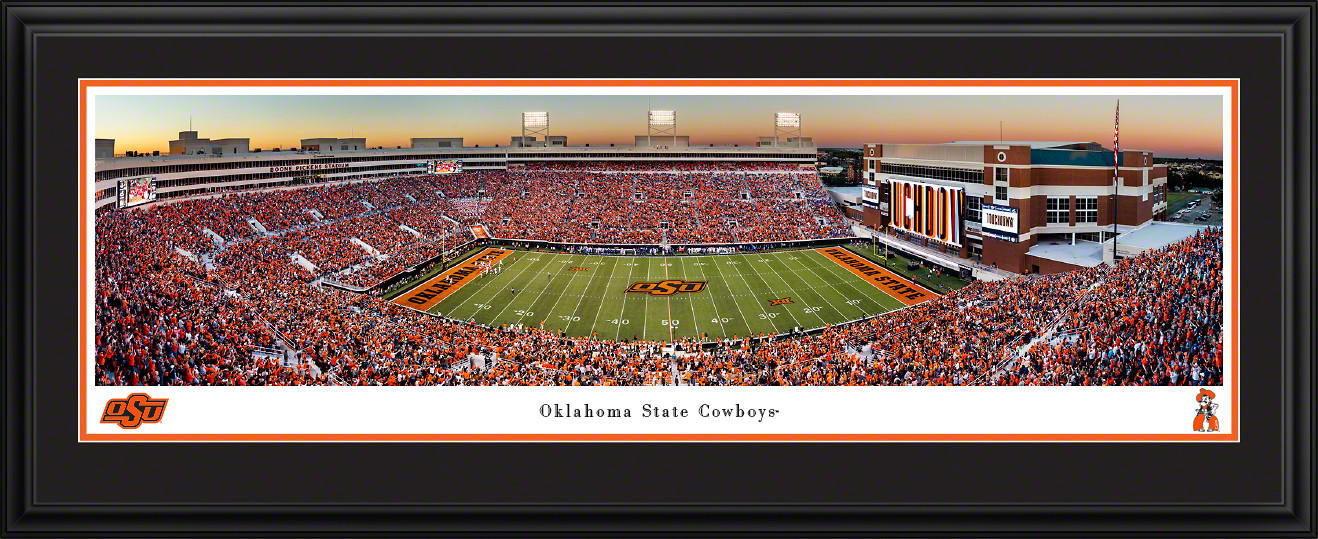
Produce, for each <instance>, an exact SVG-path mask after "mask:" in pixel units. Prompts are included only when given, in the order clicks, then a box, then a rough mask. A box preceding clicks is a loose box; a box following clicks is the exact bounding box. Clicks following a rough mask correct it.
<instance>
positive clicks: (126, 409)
mask: <svg viewBox="0 0 1318 539" xmlns="http://www.w3.org/2000/svg"><path fill="white" fill-rule="evenodd" d="M167 403H169V399H153V398H151V396H150V395H147V394H146V393H133V394H131V395H129V396H128V398H126V399H110V400H109V401H107V402H106V403H105V412H104V413H102V414H101V423H118V424H119V427H120V428H124V429H135V428H137V427H138V426H139V425H141V424H142V423H159V422H160V418H161V417H164V415H165V404H167Z"/></svg>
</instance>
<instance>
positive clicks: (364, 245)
mask: <svg viewBox="0 0 1318 539" xmlns="http://www.w3.org/2000/svg"><path fill="white" fill-rule="evenodd" d="M348 241H350V242H352V243H353V245H356V246H358V247H361V248H362V250H364V251H366V252H367V253H368V254H370V255H371V256H374V257H375V258H377V259H380V260H383V259H385V258H388V257H386V256H385V255H384V253H381V252H380V250H379V249H376V248H374V247H371V246H370V244H368V243H366V242H364V241H362V240H361V238H358V237H356V236H353V237H351V238H348Z"/></svg>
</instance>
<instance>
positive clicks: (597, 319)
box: [563, 257, 622, 337]
mask: <svg viewBox="0 0 1318 539" xmlns="http://www.w3.org/2000/svg"><path fill="white" fill-rule="evenodd" d="M610 260H613V261H614V263H613V267H612V268H609V276H608V277H607V278H606V284H605V285H604V298H608V297H609V296H608V293H609V292H608V289H609V285H608V284H607V283H610V282H612V281H613V272H615V271H618V262H617V260H618V259H617V258H612V257H610ZM594 282H595V280H594V279H591V284H594ZM586 290H590V285H589V284H588V285H586ZM594 297H595V296H591V298H594ZM604 298H601V301H600V307H603V306H604V301H603V299H604ZM577 308H578V309H580V308H581V302H577ZM603 310H604V309H598V308H597V309H595V321H593V322H591V323H590V332H591V336H592V337H593V336H594V334H595V333H599V323H600V312H602V311H603ZM573 314H576V313H573ZM568 327H572V323H571V322H568ZM618 327H622V324H621V323H619V324H618ZM563 331H567V330H566V329H564V330H563Z"/></svg>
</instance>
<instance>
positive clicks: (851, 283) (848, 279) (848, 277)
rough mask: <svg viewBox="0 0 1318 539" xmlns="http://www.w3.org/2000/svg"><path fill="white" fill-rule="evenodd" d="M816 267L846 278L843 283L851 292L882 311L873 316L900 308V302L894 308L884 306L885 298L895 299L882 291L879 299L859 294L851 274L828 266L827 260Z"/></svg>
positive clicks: (833, 266) (835, 266)
mask: <svg viewBox="0 0 1318 539" xmlns="http://www.w3.org/2000/svg"><path fill="white" fill-rule="evenodd" d="M818 267H819V268H820V269H823V270H824V271H825V272H828V273H833V274H834V275H838V274H839V273H838V272H841V273H840V274H841V275H842V276H844V277H846V278H845V279H843V280H842V282H843V283H846V284H847V286H850V287H851V289H852V290H855V291H857V292H859V293H860V294H861V295H862V296H864V297H865V298H867V299H869V300H870V301H873V302H874V303H876V304H878V306H879V308H881V309H884V312H883V313H874V314H884V313H889V312H892V311H895V310H897V309H900V308H901V305H902V304H901V302H898V305H894V306H892V307H889V306H887V305H884V300H885V298H886V299H887V300H892V301H895V300H896V298H894V297H892V296H891V295H889V294H888V293H886V292H884V291H882V290H880V291H879V297H878V298H877V299H876V298H874V297H872V296H869V295H867V294H865V293H864V292H861V289H860V288H857V287H856V285H855V284H854V281H853V279H851V277H852V276H853V274H851V272H848V271H847V270H845V269H843V268H840V267H838V266H837V265H836V264H828V263H827V260H825V261H824V265H822V266H818Z"/></svg>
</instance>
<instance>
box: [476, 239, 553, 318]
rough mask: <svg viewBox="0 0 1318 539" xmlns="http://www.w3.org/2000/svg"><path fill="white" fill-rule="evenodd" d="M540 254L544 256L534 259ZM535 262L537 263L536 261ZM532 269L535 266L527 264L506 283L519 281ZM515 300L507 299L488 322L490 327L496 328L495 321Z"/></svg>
mask: <svg viewBox="0 0 1318 539" xmlns="http://www.w3.org/2000/svg"><path fill="white" fill-rule="evenodd" d="M542 254H544V253H536V258H540V255H542ZM552 256H558V255H552ZM526 262H532V261H530V260H527V261H526ZM535 262H539V261H538V260H536V261H535ZM532 267H535V264H527V265H526V267H524V268H522V271H519V272H517V276H516V277H513V279H512V281H508V282H509V283H510V284H511V283H512V282H514V281H516V280H517V279H520V278H521V277H522V275H523V274H525V273H526V270H529V269H531V268H532ZM532 279H534V277H532ZM542 292H543V291H542ZM515 299H517V298H515V297H514V298H509V299H508V303H505V304H504V305H503V309H502V310H500V311H499V314H496V315H494V318H491V319H490V322H489V324H490V327H496V326H495V325H494V324H495V322H497V321H498V320H499V317H501V316H503V313H504V312H505V311H507V310H508V307H512V305H513V300H515ZM486 303H489V301H486Z"/></svg>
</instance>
